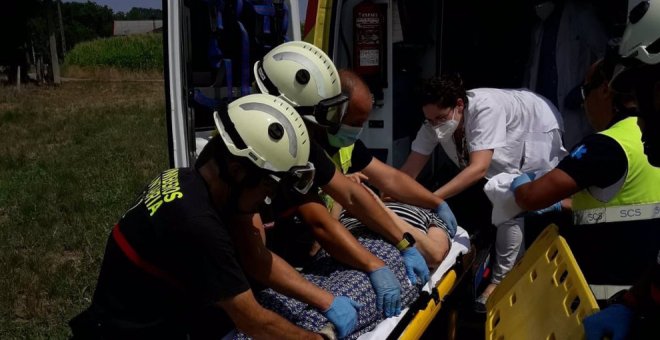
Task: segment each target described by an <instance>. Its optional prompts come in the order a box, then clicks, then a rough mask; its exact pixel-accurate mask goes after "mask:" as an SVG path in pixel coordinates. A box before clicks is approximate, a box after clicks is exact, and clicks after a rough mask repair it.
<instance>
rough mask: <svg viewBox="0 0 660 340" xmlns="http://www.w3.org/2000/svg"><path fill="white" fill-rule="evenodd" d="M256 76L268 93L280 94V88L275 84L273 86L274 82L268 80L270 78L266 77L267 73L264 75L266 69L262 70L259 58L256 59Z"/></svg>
mask: <svg viewBox="0 0 660 340" xmlns="http://www.w3.org/2000/svg"><path fill="white" fill-rule="evenodd" d="M257 77H258V78H259V80H260V81H261V82H262V83H263V84H264V86H265V87H266V89H267V90H268V94H270V95H273V96H279V95H280V90H278V89H277V86H275V84H273V82H272V81H270V78H268V75H266V71H264V68H263V64H262V63H261V60H259V61H257Z"/></svg>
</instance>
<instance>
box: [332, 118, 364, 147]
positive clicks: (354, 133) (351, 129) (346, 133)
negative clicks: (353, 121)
mask: <svg viewBox="0 0 660 340" xmlns="http://www.w3.org/2000/svg"><path fill="white" fill-rule="evenodd" d="M361 132H362V127H361V126H349V125H346V124H342V125H341V127H339V130H338V131H337V133H336V134H334V135H332V134H329V133H328V142H329V143H330V145H332V146H334V147H336V148H343V147H345V146H349V145H352V144H355V142H356V141H357V140H358V138H359V137H360V133H361Z"/></svg>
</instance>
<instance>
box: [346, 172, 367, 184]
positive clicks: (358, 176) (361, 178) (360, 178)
mask: <svg viewBox="0 0 660 340" xmlns="http://www.w3.org/2000/svg"><path fill="white" fill-rule="evenodd" d="M346 177H348V179H350V180H351V181H353V182H355V183H357V184H362V182H365V181H368V180H369V177H367V175H365V174H363V173H361V172H359V171H358V172H354V173H352V174H348V175H346Z"/></svg>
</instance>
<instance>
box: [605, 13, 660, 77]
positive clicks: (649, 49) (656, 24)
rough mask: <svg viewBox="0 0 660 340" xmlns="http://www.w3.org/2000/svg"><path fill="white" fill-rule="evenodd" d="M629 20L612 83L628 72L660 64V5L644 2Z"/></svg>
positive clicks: (630, 15) (620, 46)
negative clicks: (639, 67) (644, 66)
mask: <svg viewBox="0 0 660 340" xmlns="http://www.w3.org/2000/svg"><path fill="white" fill-rule="evenodd" d="M628 19H629V22H628V25H627V26H626V30H625V32H624V33H623V38H621V44H620V45H619V58H620V59H619V64H618V65H617V66H616V68H615V70H614V75H613V77H612V83H614V81H615V79H617V77H619V76H620V75H621V74H622V73H624V72H625V71H627V70H630V69H635V68H637V67H638V66H642V65H644V64H645V65H656V64H660V3H658V2H657V1H656V2H655V3H652V1H642V2H640V3H639V4H637V6H635V7H634V8H633V9H632V10H631V11H630V14H629V16H628Z"/></svg>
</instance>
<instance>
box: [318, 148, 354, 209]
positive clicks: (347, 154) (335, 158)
mask: <svg viewBox="0 0 660 340" xmlns="http://www.w3.org/2000/svg"><path fill="white" fill-rule="evenodd" d="M354 147H355V144H351V145H349V146H345V147H343V148H339V150H337V152H336V153H335V154H334V155H332V162H333V163H335V166H336V167H337V169H339V171H341V173H343V174H344V175H346V174H347V173H348V169H350V168H351V165H352V163H351V157H352V156H353V149H354ZM319 191H320V192H319V194H320V196H321V199H323V203H324V204H325V207H326V208H328V211H332V207H333V206H334V204H335V200H334V199H332V197H330V195H328V194H326V193H325V192H323V191H322V190H321V189H319Z"/></svg>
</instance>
